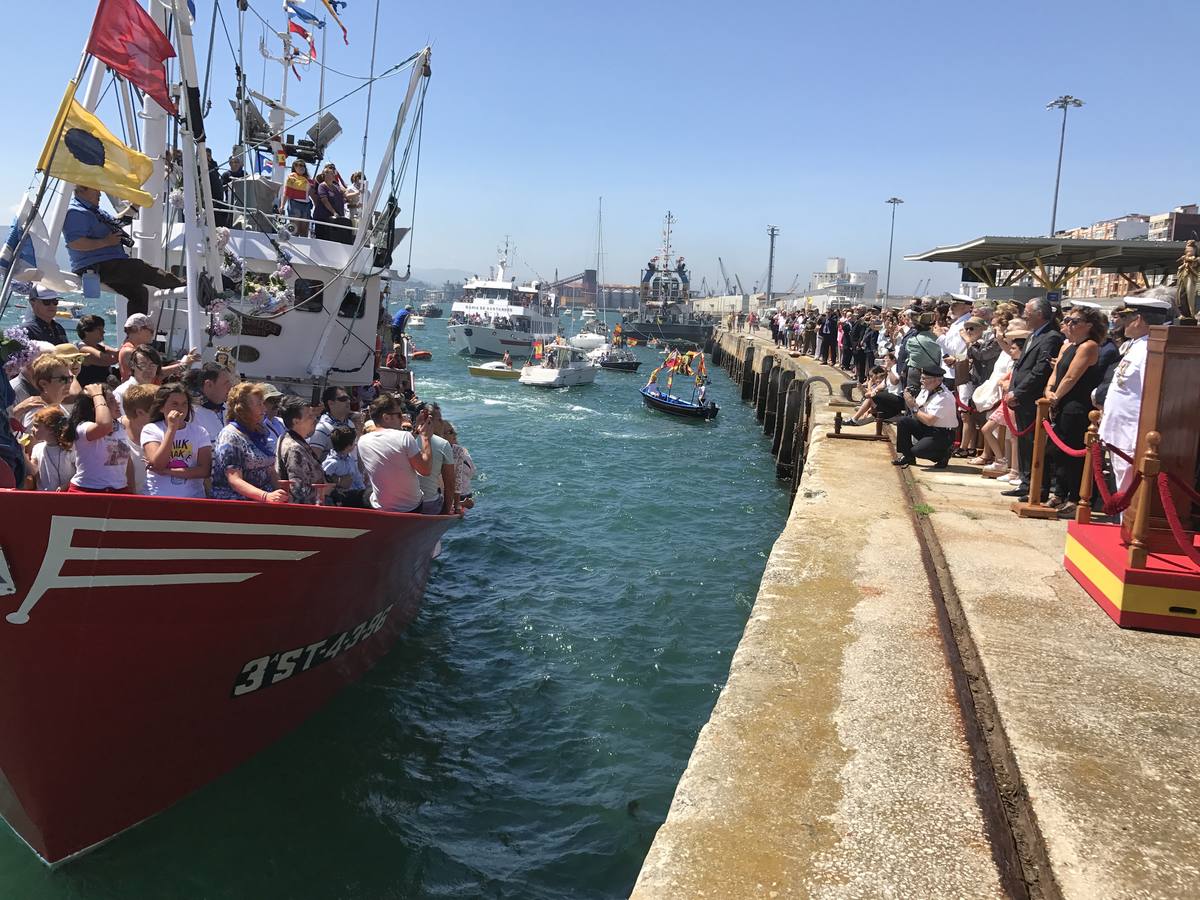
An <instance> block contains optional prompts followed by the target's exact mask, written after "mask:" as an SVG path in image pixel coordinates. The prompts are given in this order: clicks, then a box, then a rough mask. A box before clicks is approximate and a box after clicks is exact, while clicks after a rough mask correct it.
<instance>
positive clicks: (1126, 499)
mask: <svg viewBox="0 0 1200 900" xmlns="http://www.w3.org/2000/svg"><path fill="white" fill-rule="evenodd" d="M1101 447H1107V448H1108V449H1109V450H1110V451H1112V452H1114V453H1116V454H1117V455H1118V456H1121V457H1124V458H1125V459H1129V457H1128V456H1125V454H1124V453H1122V452H1121V451H1120V450H1117V449H1116V448H1114V447H1109V446H1108V445H1107V444H1105V443H1103V442H1102V441H1097V442H1096V452H1095V453H1093V454H1092V481H1093V482H1095V485H1096V490H1098V491H1099V492H1100V499H1101V500H1102V501H1103V502H1104V514H1105V515H1106V516H1115V515H1116V514H1117V513H1120V512H1124V511H1125V510H1127V509H1128V508H1129V504H1130V503H1132V502H1133V498H1134V495H1135V494H1137V490H1138V488H1139V487H1141V484H1142V473H1141V472H1134V473H1133V480H1132V481H1131V482H1129V487H1127V488H1125V490H1124V491H1121V492H1119V493H1116V494H1110V493H1109V491H1108V484H1107V483H1106V482H1105V481H1104V463H1103V461H1102V460H1101V459H1100V452H1099V450H1100V448H1101ZM1130 461H1131V462H1132V460H1130Z"/></svg>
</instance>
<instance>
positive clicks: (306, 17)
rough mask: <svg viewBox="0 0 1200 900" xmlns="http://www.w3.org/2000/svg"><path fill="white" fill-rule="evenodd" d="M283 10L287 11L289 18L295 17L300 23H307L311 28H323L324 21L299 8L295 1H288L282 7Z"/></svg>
mask: <svg viewBox="0 0 1200 900" xmlns="http://www.w3.org/2000/svg"><path fill="white" fill-rule="evenodd" d="M283 8H284V9H285V10H286V11H287V14H288V15H289V16H295V17H296V18H297V19H299V20H300V21H301V22H307V23H308V24H309V25H311V26H312V27H313V28H324V27H325V23H324V21H322V20H321V19H320V18H319V17H317V16H314V15H313V14H312V13H310V12H309V11H308V10H307V9H304V8H303V7H302V6H300V5H299V3H298V2H297V0H288V2H287V3H285V4H284V5H283Z"/></svg>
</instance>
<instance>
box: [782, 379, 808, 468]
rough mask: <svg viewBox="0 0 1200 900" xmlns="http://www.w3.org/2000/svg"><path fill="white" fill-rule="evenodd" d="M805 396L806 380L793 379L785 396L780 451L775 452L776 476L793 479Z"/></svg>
mask: <svg viewBox="0 0 1200 900" xmlns="http://www.w3.org/2000/svg"><path fill="white" fill-rule="evenodd" d="M803 397H804V382H803V381H793V382H792V383H791V384H789V385H788V388H787V393H786V394H784V396H783V424H782V425H780V427H779V451H778V452H777V453H776V454H775V477H776V478H786V479H789V480H790V479H791V477H792V447H793V444H794V443H795V436H796V426H797V424H799V419H800V408H801V403H802V400H803Z"/></svg>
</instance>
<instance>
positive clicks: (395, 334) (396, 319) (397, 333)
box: [392, 303, 412, 344]
mask: <svg viewBox="0 0 1200 900" xmlns="http://www.w3.org/2000/svg"><path fill="white" fill-rule="evenodd" d="M410 315H412V304H411V303H408V304H405V307H404V309H402V310H400V311H399V312H398V313H396V315H394V316H393V317H392V343H393V344H403V343H404V326H405V325H407V324H408V317H409V316H410Z"/></svg>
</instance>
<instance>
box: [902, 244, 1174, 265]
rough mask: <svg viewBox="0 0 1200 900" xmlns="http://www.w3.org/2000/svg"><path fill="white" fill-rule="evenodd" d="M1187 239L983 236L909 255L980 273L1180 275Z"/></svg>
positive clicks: (912, 258) (912, 259)
mask: <svg viewBox="0 0 1200 900" xmlns="http://www.w3.org/2000/svg"><path fill="white" fill-rule="evenodd" d="M1184 246H1185V245H1184V242H1183V241H1147V240H1140V241H1095V240H1083V239H1078V238H1048V237H1040V238H1026V237H981V238H976V239H975V240H973V241H967V242H966V243H965V244H957V245H955V246H952V247H935V248H934V249H933V250H927V251H925V252H924V253H915V254H913V255H911V256H906V257H904V258H905V259H907V260H910V261H912V262H949V263H957V264H958V265H960V266H962V267H963V268H967V269H975V270H976V271H977V272H982V271H991V272H995V271H997V270H1000V269H1025V268H1027V267H1032V266H1037V265H1039V264H1040V266H1041V267H1043V268H1049V267H1054V268H1059V267H1061V268H1068V267H1069V268H1073V269H1074V268H1094V269H1100V270H1101V271H1103V272H1131V273H1132V272H1144V273H1146V274H1167V273H1174V272H1175V271H1176V269H1177V268H1178V266H1179V257H1181V256H1183V251H1184Z"/></svg>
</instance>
